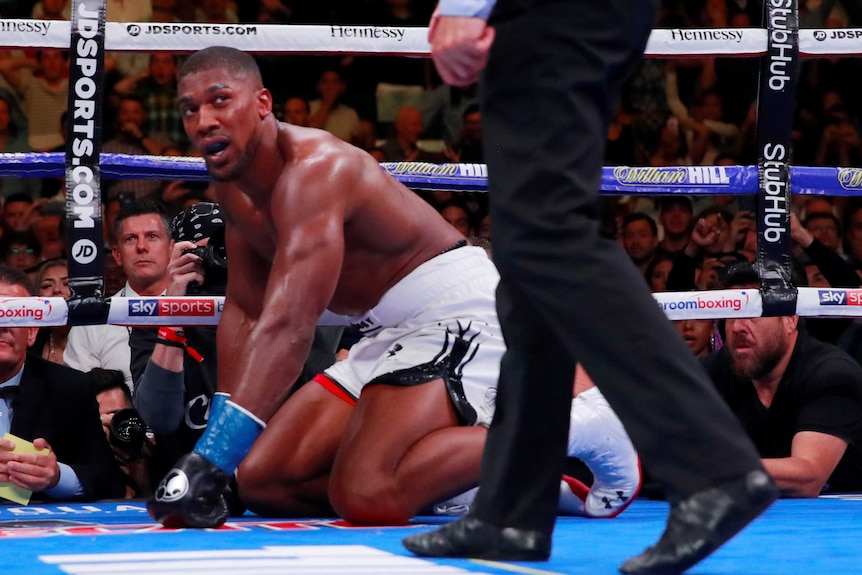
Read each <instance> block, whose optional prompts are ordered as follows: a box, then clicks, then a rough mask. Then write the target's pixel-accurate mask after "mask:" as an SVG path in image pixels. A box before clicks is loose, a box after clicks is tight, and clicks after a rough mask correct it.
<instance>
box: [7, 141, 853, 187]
mask: <svg viewBox="0 0 862 575" xmlns="http://www.w3.org/2000/svg"><path fill="white" fill-rule="evenodd" d="M100 161H101V167H102V172H101V173H102V176H103V177H104V178H107V179H143V178H156V179H162V180H188V181H209V180H210V177H209V174H208V173H207V171H206V166H205V164H204V161H203V159H202V158H198V157H192V156H136V155H131V154H108V153H103V154H101V156H100ZM380 166H381V168H382V169H383V170H385V171H386V172H387V173H389V174H390V175H391V176H392V177H394V178H395V179H397V180H398V181H400V182H401V183H403V184H404V185H406V186H407V187H408V188H411V189H415V190H446V191H455V192H486V191H487V190H488V171H487V167H486V166H485V164H430V163H426V162H383V163H381V164H380ZM64 169H65V155H64V154H63V153H62V152H17V153H3V154H0V177H19V178H54V177H59V176H62V175H63V174H64ZM790 177H791V178H790V179H791V191H792V193H794V194H807V195H831V196H854V195H858V194H860V193H862V168H832V167H827V168H824V167H816V166H790ZM757 185H758V173H757V166H663V167H635V166H613V167H609V166H606V167H604V168H603V173H602V181H601V188H600V191H601V192H602V193H604V194H609V195H616V194H644V195H667V194H687V195H693V196H710V195H716V194H721V195H743V194H753V193H755V192H756V191H757Z"/></svg>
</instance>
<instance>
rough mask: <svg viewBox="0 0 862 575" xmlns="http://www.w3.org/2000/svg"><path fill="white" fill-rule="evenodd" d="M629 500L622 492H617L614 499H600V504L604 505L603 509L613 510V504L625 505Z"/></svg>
mask: <svg viewBox="0 0 862 575" xmlns="http://www.w3.org/2000/svg"><path fill="white" fill-rule="evenodd" d="M628 500H629V498H628V496H626V495H625V494H624V492H623V491H617V496H616V499H611V498H610V497H607V496H605V497H602V502H603V503H604V504H605V509H613V507H614V506H613V503H614V502H618V503H625V502H626V501H628Z"/></svg>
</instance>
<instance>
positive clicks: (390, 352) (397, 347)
mask: <svg viewBox="0 0 862 575" xmlns="http://www.w3.org/2000/svg"><path fill="white" fill-rule="evenodd" d="M402 349H404V348H403V347H401V344H400V343H396V344H395V345H394V346H392V349H387V350H386V357H392V356H393V355H395V354H396V353H398V352H399V351H401V350H402Z"/></svg>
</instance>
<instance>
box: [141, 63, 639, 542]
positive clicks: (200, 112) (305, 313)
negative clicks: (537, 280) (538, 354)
mask: <svg viewBox="0 0 862 575" xmlns="http://www.w3.org/2000/svg"><path fill="white" fill-rule="evenodd" d="M178 93H179V98H178V105H179V108H180V111H181V114H182V117H183V122H184V126H185V129H186V132H187V133H188V135H189V137H190V138H191V140H192V141H193V142H194V144H195V146H196V148H197V149H198V150H199V151H200V152H201V153H202V155H203V158H204V160H205V162H206V166H207V170H208V172H209V174H210V175H211V176H212V178H213V179H214V180H215V181H216V199H217V201H218V202H219V204H220V205H221V207H222V209H223V211H224V213H225V215H226V219H227V227H226V236H225V237H226V247H227V253H228V254H229V256H228V270H229V273H228V277H229V281H228V286H227V297H226V301H225V306H224V310H223V312H222V318H221V323H220V325H219V329H218V342H217V344H218V358H219V359H218V361H219V365H218V373H219V383H218V387H219V393H218V394H217V396H216V400H214V402H213V404H212V405H211V408H210V416H209V423H208V426H207V429H206V431H205V432H204V434H203V436H202V437H201V438H200V440H199V441H198V443H197V444H196V446H195V448H194V450H193V451H192V453H190V454H188V455H186V456H183V458H181V459H180V461H179V462H178V463H177V465H176V466H175V468H174V469H173V470H172V471H170V472H169V473H168V475H167V476H166V477H165V479H164V480H163V481H162V484H161V485H160V487H159V489H158V490H157V493H156V496H155V498H154V499H153V500H151V501H150V502H149V503H148V509H149V512H150V514H151V515H152V516H153V517H154V518H155V519H156V520H158V521H160V522H162V523H163V524H165V525H167V526H192V527H195V526H196V527H211V526H215V525H219V524H220V523H221V522H223V521H224V520H225V518H226V514H227V512H226V508H225V506H224V502H223V497H222V493H223V491H224V488H225V485H226V484H227V482H228V479H229V477H230V476H231V475H232V474H233V473H234V471H235V470H237V467H239V469H238V470H237V480H238V486H239V491H240V497H241V498H242V499H243V501H244V502H245V503H246V504H248V505H249V507H250V508H251V509H252V510H256V511H260V512H267V511H269V510H273V509H275V510H276V511H278V512H279V513H284V512H285V510H289V511H290V513H292V514H294V515H308V514H312V513H318V512H320V510H321V509H322V508H326V505H327V502H328V503H331V505H332V508H333V509H334V511H335V512H336V513H338V514H339V515H340V516H342V517H344V518H345V519H347V520H349V521H351V522H354V523H364V524H368V523H375V524H395V523H403V522H405V521H407V520H408V519H409V518H410V517H411V516H412V515H414V514H415V513H416V512H418V511H419V510H420V509H422V508H424V507H426V506H427V505H429V504H432V503H434V502H437V501H440V500H442V499H445V498H447V497H450V496H452V495H455V494H457V493H460V492H463V491H465V490H467V489H469V488H471V487H473V485H474V484H475V482H476V480H477V478H478V472H479V464H480V459H481V455H482V448H483V445H484V441H485V433H486V432H485V428H484V425H485V424H487V423H488V422H490V420H491V415H492V413H493V409H494V399H495V397H494V395H495V391H496V390H495V387H496V383H497V377H498V373H499V363H500V358H501V356H502V354H503V351H504V343H503V339H502V336H501V334H500V328H499V324H498V321H497V315H496V310H495V302H494V291H495V288H496V285H497V282H498V280H499V276H498V275H497V272H496V269H495V267H494V265H493V263H492V262H491V261H490V260H489V259H488V257H487V256H486V254H485V252H484V251H483V250H482V249H481V248H477V247H472V246H468V245H466V244H465V242H464V241H463V238H462V236H461V234H460V233H459V232H457V231H456V230H455V229H454V228H453V227H452V226H450V225H449V224H448V223H447V222H446V221H445V220H444V219H443V218H442V217H441V216H440V215H439V214H438V213H437V212H436V211H435V210H434V209H433V208H432V207H431V206H430V205H429V204H427V203H426V202H424V201H423V200H422V199H421V198H419V197H418V196H417V195H416V194H414V193H413V192H412V191H410V190H408V189H407V188H406V187H404V186H403V185H402V184H400V183H399V182H397V181H396V180H394V179H393V178H391V177H390V176H388V175H387V174H386V173H384V172H383V171H382V170H381V169H380V166H379V164H377V162H376V161H375V160H374V159H373V158H372V157H371V156H370V155H368V154H366V153H365V152H363V151H361V150H359V149H358V148H355V147H353V146H351V145H349V144H346V143H344V142H341V141H340V140H338V139H336V138H334V137H333V136H331V135H329V134H328V133H326V132H323V131H320V130H314V129H309V128H303V127H298V126H292V125H288V124H283V123H280V122H278V121H277V120H276V119H275V117H274V116H273V114H272V97H271V95H270V92H269V91H268V90H267V89H265V88H264V87H263V85H262V81H261V77H260V72H259V70H258V69H257V66H256V64H255V62H254V60H253V59H252V58H251V57H250V56H249V55H247V54H245V53H243V52H240V51H238V50H234V49H231V48H223V47H213V48H207V49H205V50H202V51H199V52H197V53H195V54H194V55H192V56H191V57H190V58H189V59H188V60H187V61H186V63H185V65H184V66H183V68H182V69H181V70H180V73H179V85H178ZM327 309H328V310H330V311H331V312H333V313H336V314H340V315H344V316H349V317H350V318H351V321H352V322H354V323H355V324H356V325H358V326H360V327H361V329H363V330H364V331H365V334H366V337H365V338H363V339H362V340H361V341H360V342H359V343H358V344H356V345H355V346H354V347H353V348H352V349H351V351H350V354H349V357H348V359H346V360H344V361H342V362H340V363H337V364H335V365H334V366H332V367H331V368H330V369H329V370H327V372H326V373H325V374H324V376H321V377H319V378H318V379H317V383H318V384H312V385H305V386H302V387H301V388H299V389H298V390H297V391H296V393H295V394H293V395H292V396H291V397H290V400H287V398H288V396H289V395H290V392H291V390H290V382H293V381H295V379H296V378H297V376H298V375H299V373H300V370H301V368H302V365H303V362H304V361H305V358H306V356H307V354H308V351H309V348H310V345H311V340H312V335H313V333H314V329H315V326H316V325H317V322H318V319H319V317H320V316H321V314H322V313H323V312H324V311H325V310H327ZM536 377H537V378H539V377H541V374H536ZM286 400H287V401H286ZM354 402H355V405H353V403H354ZM617 423H618V422H617ZM620 428H621V427H620ZM626 440H627V438H626ZM631 452H632V453H633V450H632V451H631ZM453 454H454V455H453ZM240 464H241V465H240ZM285 479H287V480H285ZM638 479H639V478H638ZM633 494H634V493H632V495H633Z"/></svg>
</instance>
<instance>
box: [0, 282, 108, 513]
mask: <svg viewBox="0 0 862 575" xmlns="http://www.w3.org/2000/svg"><path fill="white" fill-rule="evenodd" d="M33 293H35V292H34V289H33V287H32V285H31V283H30V280H29V278H28V277H27V276H26V275H25V274H24V273H23V272H19V271H18V270H15V269H13V268H9V267H6V266H0V297H27V296H30V295H32V294H33ZM13 306H14V304H13V303H9V302H7V303H6V307H7V308H12V307H13ZM36 332H37V329H36V328H26V327H0V437H3V436H4V435H5V434H6V433H7V432H9V433H11V434H13V435H15V436H17V437H19V438H21V439H25V440H27V441H31V442H33V446H34V447H35V448H36V449H38V450H42V452H41V453H35V454H34V453H17V454H16V453H14V452H13V449H14V448H15V444H14V441H12V440H10V439H8V438H7V439H0V483H11V484H13V485H16V486H18V487H21V488H24V489H28V490H30V491H32V492H33V493H34V498H36V499H53V500H73V499H77V500H88V501H92V500H97V499H109V498H120V497H123V495H124V494H125V485H124V483H123V477H122V474H121V473H120V469H119V467H117V464H116V463H115V461H114V456H113V454H112V453H111V449H110V447H109V445H108V441H107V439H106V438H105V434H104V433H103V432H102V426H101V422H100V419H99V407H98V404H97V403H96V395H95V392H94V389H93V387H92V383H91V382H90V379H89V378H88V376H87V375H86V374H84V373H81V372H80V371H77V370H74V369H71V368H68V367H65V366H62V365H58V364H55V363H51V362H49V361H46V360H43V359H41V358H40V357H37V356H35V355H32V354H31V355H28V354H27V347H28V345H30V344H32V343H33V340H34V339H35V337H36Z"/></svg>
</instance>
